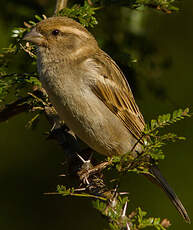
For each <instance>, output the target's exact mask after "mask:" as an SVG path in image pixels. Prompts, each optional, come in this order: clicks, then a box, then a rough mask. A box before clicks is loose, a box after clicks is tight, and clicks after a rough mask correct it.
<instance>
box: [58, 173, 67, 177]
mask: <svg viewBox="0 0 193 230" xmlns="http://www.w3.org/2000/svg"><path fill="white" fill-rule="evenodd" d="M58 176H61V177H65V176H66V174H60V175H58Z"/></svg>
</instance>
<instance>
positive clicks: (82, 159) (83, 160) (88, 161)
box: [77, 153, 90, 164]
mask: <svg viewBox="0 0 193 230" xmlns="http://www.w3.org/2000/svg"><path fill="white" fill-rule="evenodd" d="M77 156H78V157H79V158H80V159H81V161H82V162H83V163H84V164H85V163H90V160H89V159H88V160H87V161H85V159H84V158H83V157H81V156H80V155H79V154H78V153H77Z"/></svg>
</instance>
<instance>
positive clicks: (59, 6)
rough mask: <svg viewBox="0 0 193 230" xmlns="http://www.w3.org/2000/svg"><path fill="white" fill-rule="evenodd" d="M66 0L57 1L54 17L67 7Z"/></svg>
mask: <svg viewBox="0 0 193 230" xmlns="http://www.w3.org/2000/svg"><path fill="white" fill-rule="evenodd" d="M67 3H68V0H57V2H56V8H55V11H54V15H56V14H57V13H58V12H59V11H60V10H62V9H64V8H65V7H66V6H67Z"/></svg>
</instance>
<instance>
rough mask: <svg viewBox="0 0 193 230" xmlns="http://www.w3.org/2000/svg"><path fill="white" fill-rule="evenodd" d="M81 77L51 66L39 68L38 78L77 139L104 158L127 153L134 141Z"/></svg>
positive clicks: (58, 66) (62, 68)
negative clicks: (39, 77)
mask: <svg viewBox="0 0 193 230" xmlns="http://www.w3.org/2000/svg"><path fill="white" fill-rule="evenodd" d="M81 74H83V73H82V72H81V70H79V71H77V70H73V69H68V68H64V66H63V67H61V66H60V65H55V66H54V67H51V66H49V67H48V68H47V69H44V68H41V73H40V76H41V82H42V84H43V87H44V88H45V90H46V91H47V93H48V96H49V99H50V101H51V102H52V104H53V105H54V107H55V109H56V111H57V112H58V114H59V116H60V118H61V119H62V120H63V121H64V122H65V123H66V125H67V126H68V127H69V128H70V129H71V130H73V132H74V133H75V134H76V135H77V136H78V137H79V138H80V139H82V140H83V141H84V142H85V143H87V144H88V145H89V146H90V147H91V148H93V149H94V150H95V151H97V152H99V153H101V154H104V155H114V154H121V153H126V152H128V151H129V150H130V149H131V148H132V147H133V145H134V144H135V141H136V140H135V139H134V138H133V136H132V135H131V134H130V133H129V132H128V130H127V129H126V128H125V126H124V125H123V123H122V122H121V120H120V119H119V118H118V117H117V116H116V115H115V114H113V113H112V112H111V111H110V110H109V109H108V108H107V107H106V105H105V104H104V103H103V102H102V101H101V100H100V99H99V98H98V97H97V96H96V95H95V94H94V93H93V92H92V90H91V89H90V87H89V86H88V85H87V84H85V80H84V78H85V73H84V74H83V75H84V76H82V77H81ZM88 78H89V76H88Z"/></svg>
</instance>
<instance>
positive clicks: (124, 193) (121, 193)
mask: <svg viewBox="0 0 193 230" xmlns="http://www.w3.org/2000/svg"><path fill="white" fill-rule="evenodd" d="M128 194H129V193H128V192H120V193H119V195H128Z"/></svg>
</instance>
